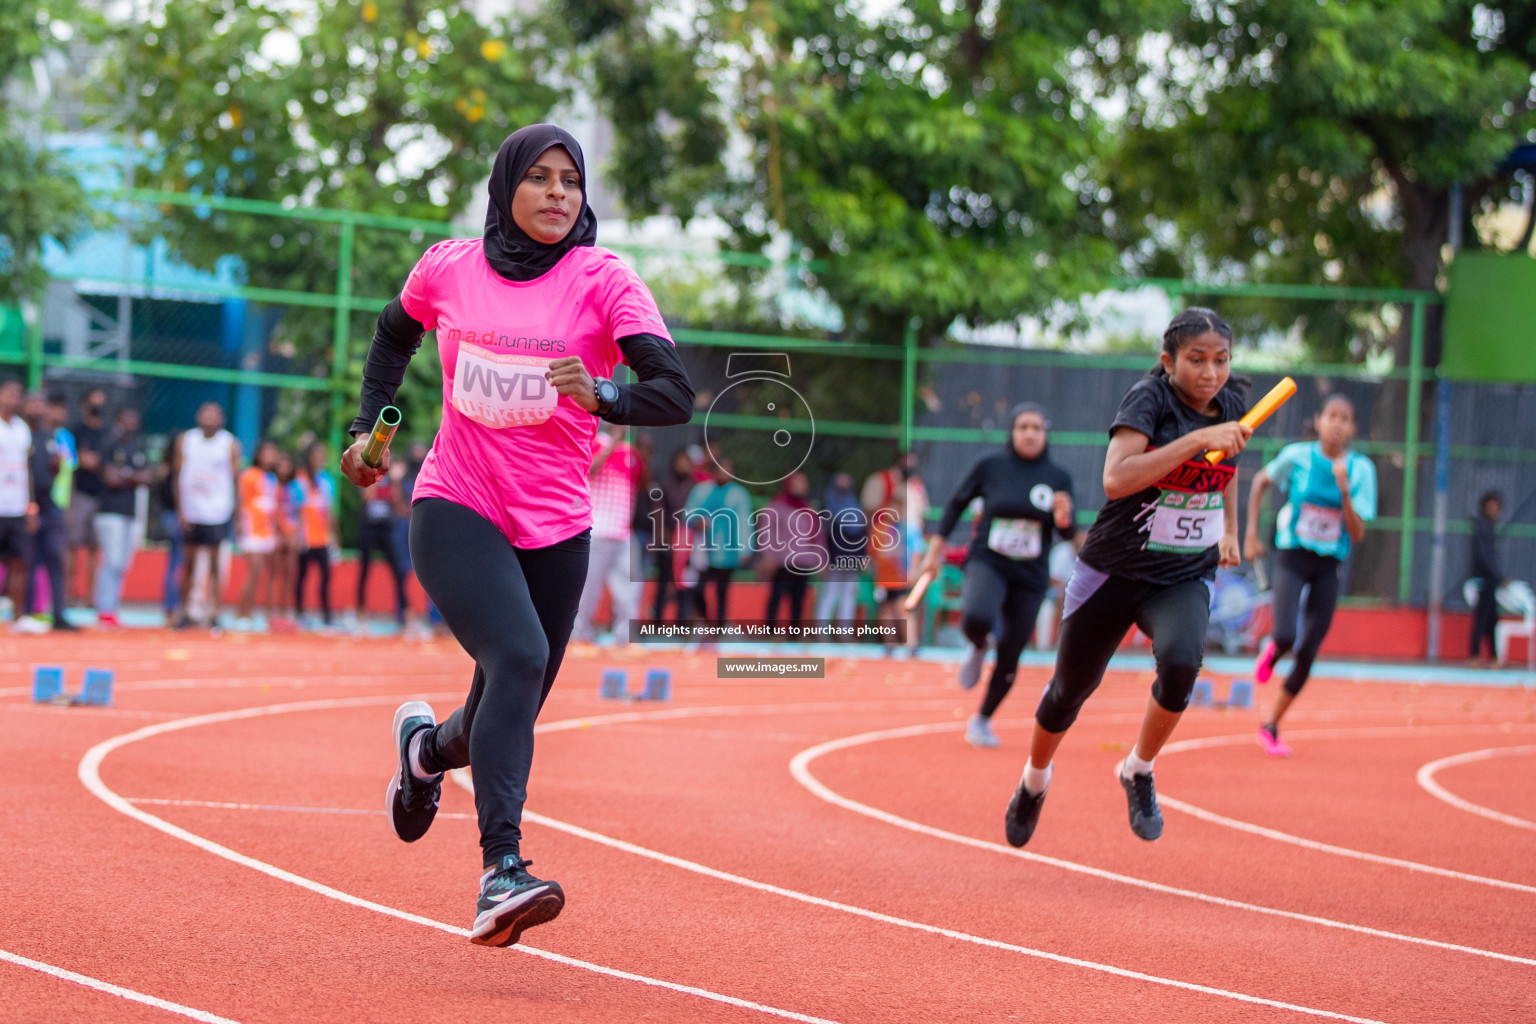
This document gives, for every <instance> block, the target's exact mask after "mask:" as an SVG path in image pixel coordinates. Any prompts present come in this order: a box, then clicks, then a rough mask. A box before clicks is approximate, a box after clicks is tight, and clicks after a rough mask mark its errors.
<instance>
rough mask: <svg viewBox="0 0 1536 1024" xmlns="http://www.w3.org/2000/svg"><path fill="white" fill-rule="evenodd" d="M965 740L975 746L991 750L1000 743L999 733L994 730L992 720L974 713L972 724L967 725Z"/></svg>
mask: <svg viewBox="0 0 1536 1024" xmlns="http://www.w3.org/2000/svg"><path fill="white" fill-rule="evenodd" d="M965 742H967V743H969V744H970V745H971V746H973V747H980V748H981V749H983V750H991V749H992V748H994V747H996V746H997V745H998V739H997V733H995V732H993V731H992V723H991V722H990V721H988V720H987V719H985V718H982V717H981V716H980V715H972V716H971V722H970V724H969V725H967V726H966V727H965Z"/></svg>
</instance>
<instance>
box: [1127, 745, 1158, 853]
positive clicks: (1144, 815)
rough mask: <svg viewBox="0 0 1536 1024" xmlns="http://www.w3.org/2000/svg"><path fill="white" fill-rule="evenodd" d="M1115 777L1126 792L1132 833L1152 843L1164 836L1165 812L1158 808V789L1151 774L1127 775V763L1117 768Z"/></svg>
mask: <svg viewBox="0 0 1536 1024" xmlns="http://www.w3.org/2000/svg"><path fill="white" fill-rule="evenodd" d="M1115 777H1116V778H1117V779H1119V780H1120V785H1121V787H1122V788H1124V790H1125V802H1126V806H1127V808H1128V809H1129V810H1130V814H1131V831H1132V832H1135V833H1136V836H1137V838H1139V839H1145V840H1146V841H1147V842H1149V843H1150V842H1152V841H1153V840H1154V839H1156V838H1157V837H1158V836H1160V835H1162V834H1163V812H1162V810H1161V809H1159V808H1158V806H1157V787H1155V786H1153V785H1152V776H1151V774H1150V773H1149V774H1147V775H1126V774H1125V762H1124V761H1122V762H1120V764H1119V766H1118V767H1116V768H1115Z"/></svg>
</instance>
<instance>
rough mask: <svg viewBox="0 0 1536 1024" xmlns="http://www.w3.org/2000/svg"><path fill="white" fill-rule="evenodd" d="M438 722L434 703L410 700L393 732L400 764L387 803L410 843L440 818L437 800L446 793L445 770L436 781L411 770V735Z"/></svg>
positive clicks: (387, 792) (393, 823)
mask: <svg viewBox="0 0 1536 1024" xmlns="http://www.w3.org/2000/svg"><path fill="white" fill-rule="evenodd" d="M436 724H437V719H436V717H435V716H434V715H433V714H432V708H431V706H430V705H428V704H427V703H426V702H424V701H419V700H412V701H406V702H405V703H404V704H401V705H400V707H399V708H398V709H397V710H396V711H395V727H394V732H393V734H392V735H393V736H394V739H395V752H396V754H397V755H398V762H399V763H398V764H397V765H396V767H395V777H394V778H392V779H390V780H389V788H388V789H386V790H385V791H384V806H385V807H387V808H389V825H390V827H391V828H393V829H394V830H395V835H397V836H399V837H400V838H401V839H404V840H405V841H406V842H408V843H414V842H415V841H416V840H418V839H420V838H421V837H422V836H424V835H426V834H427V829H429V828H431V827H432V819H433V818H435V817H437V801H438V798H439V797H440V796H441V795H442V792H443V776H442V773H441V772H439V773H438V774H437V775H436V776H434V777H433V779H432V781H430V782H424V781H422V780H421V779H418V778H417V777H416V773H415V772H413V771H411V757H410V749H411V737H412V736H414V735H416V733H418V732H420V731H421V730H422V729H430V728H431V727H432V726H433V725H436Z"/></svg>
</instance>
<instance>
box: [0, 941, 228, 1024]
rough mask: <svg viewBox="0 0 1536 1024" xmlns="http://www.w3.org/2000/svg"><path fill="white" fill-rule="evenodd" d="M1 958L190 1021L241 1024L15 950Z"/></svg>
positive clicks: (2, 951) (209, 1023) (0, 950)
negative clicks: (56, 965) (33, 958)
mask: <svg viewBox="0 0 1536 1024" xmlns="http://www.w3.org/2000/svg"><path fill="white" fill-rule="evenodd" d="M0 960H3V961H5V962H6V963H11V964H15V965H16V966H18V967H26V968H28V969H30V970H34V971H38V972H40V973H42V974H47V975H50V976H52V977H55V978H58V979H60V980H62V981H72V982H74V983H75V984H76V985H84V986H85V987H86V988H93V989H95V990H96V991H97V992H105V993H106V994H107V995H109V996H117V997H118V998H119V999H126V1000H128V1001H129V1002H133V1003H143V1004H144V1005H145V1006H153V1007H154V1008H155V1009H157V1010H164V1011H165V1012H166V1013H175V1014H180V1015H181V1016H183V1017H190V1018H192V1019H193V1020H200V1021H205V1022H206V1024H240V1022H239V1021H234V1020H230V1019H229V1018H228V1017H220V1016H219V1015H218V1014H216V1013H209V1012H208V1011H207V1010H198V1009H195V1008H193V1007H191V1006H182V1005H181V1004H180V1003H173V1002H171V1001H170V1000H169V999H161V998H160V997H159V996H151V995H145V994H144V993H143V992H135V991H134V990H133V989H131V988H123V986H121V985H114V984H112V983H111V982H109V981H101V980H100V979H98V978H92V977H89V976H87V975H84V974H76V973H75V972H74V971H66V970H65V969H64V968H62V967H55V966H53V965H52V964H45V963H43V962H42V961H41V960H32V959H30V958H28V957H24V956H17V955H16V954H15V953H7V952H6V951H5V950H3V949H0Z"/></svg>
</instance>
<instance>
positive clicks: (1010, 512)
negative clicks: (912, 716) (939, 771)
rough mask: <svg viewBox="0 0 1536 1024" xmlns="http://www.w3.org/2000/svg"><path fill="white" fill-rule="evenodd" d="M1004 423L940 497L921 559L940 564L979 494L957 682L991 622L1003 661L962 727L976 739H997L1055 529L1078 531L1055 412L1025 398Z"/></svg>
mask: <svg viewBox="0 0 1536 1024" xmlns="http://www.w3.org/2000/svg"><path fill="white" fill-rule="evenodd" d="M1008 423H1009V430H1008V440H1007V442H1006V443H1005V444H1004V446H1003V450H1002V451H1000V452H996V453H994V454H992V455H987V456H985V457H983V458H981V459H979V460H978V461H977V462H976V464H975V465H974V466H972V467H971V471H970V472H969V473H968V474H966V477H965V479H964V480H962V481H961V482H960V486H959V487H957V488H955V493H954V494H953V495H951V497H950V499H949V504H947V505H945V506H944V515H943V517H942V518H940V520H939V523H938V527H937V528H936V529H935V530H934V531H933V532H934V534H935V535H936V536H935V538H934V541H935V542H934V543H931V544H929V545H928V555H927V557H926V560H925V561H924V563H923V569H924V570H925V571H926V570H932V571H933V572H934V573H935V574H937V573H938V571H939V569H940V568H941V567H942V565H943V558H944V542H945V540H946V539H947V538H948V537H949V534H950V531H952V530H953V529H954V528H955V524H956V523H957V522H959V521H960V515H961V513H963V512H964V511H965V509H966V506H968V505H969V504H970V503H971V502H972V501H974V500H975V499H977V498H980V499H981V502H982V505H981V512H980V514H979V515H978V516H977V517H976V523H975V530H974V532H973V535H972V538H971V545H970V550H969V551H967V552H966V556H965V583H964V585H963V588H962V591H961V593H962V600H963V602H964V607H963V610H962V613H961V620H960V621H961V627H962V629H963V630H964V632H965V638H966V640H967V641H968V642H969V644H970V650H969V652H968V654H967V657H966V659H965V661H964V662H963V663H962V664H961V666H960V687H961V689H965V690H969V689H970V688H971V687H973V686H975V685H976V684H977V682H979V681H980V679H981V669H982V662H983V660H984V659H985V658H986V655H987V637H988V634H990V633H991V632H992V631H993V629H994V628H996V629H997V662H996V664H994V665H993V666H992V676H991V678H990V680H989V681H988V683H987V692H986V696H985V697H984V698H983V699H982V702H981V708H980V710H979V711H977V713H976V714H975V715H973V716H972V717H971V721H970V724H969V725H968V726H967V728H966V730H965V740H966V742H967V743H969V744H971V745H972V746H973V747H995V746H997V744H998V739H997V734H996V733H994V732H993V731H992V716H993V715H994V714H996V713H997V709H998V706H999V705H1000V704H1002V702H1003V698H1005V697H1007V696H1008V691H1009V690H1011V689H1013V680H1014V677H1015V676H1016V675H1017V674H1018V671H1019V658H1020V656H1021V655H1023V653H1024V647H1025V645H1026V644H1028V643H1029V638H1030V635H1031V634H1033V633H1034V631H1035V617H1036V616H1037V615H1038V614H1039V612H1040V602H1041V601H1042V600H1044V598H1045V591H1046V588H1047V587H1049V586H1050V571H1049V568H1048V567H1049V564H1050V555H1051V539H1052V534H1053V533H1054V534H1055V535H1057V536H1060V537H1061V538H1063V539H1064V540H1070V539H1071V538H1072V536H1073V534H1074V533H1075V532H1076V527H1075V525H1074V522H1073V518H1072V477H1071V476H1070V475H1068V473H1067V471H1066V470H1064V469H1062V468H1061V467H1060V466H1058V465H1056V464H1055V463H1054V462H1052V461H1051V453H1050V445H1049V441H1050V429H1051V421H1050V418H1049V416H1048V415H1047V414H1046V411H1045V407H1044V406H1042V405H1036V404H1035V403H1034V402H1021V403H1019V404H1018V405H1016V406H1014V407H1013V409H1012V410H1010V412H1009V414H1008Z"/></svg>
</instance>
